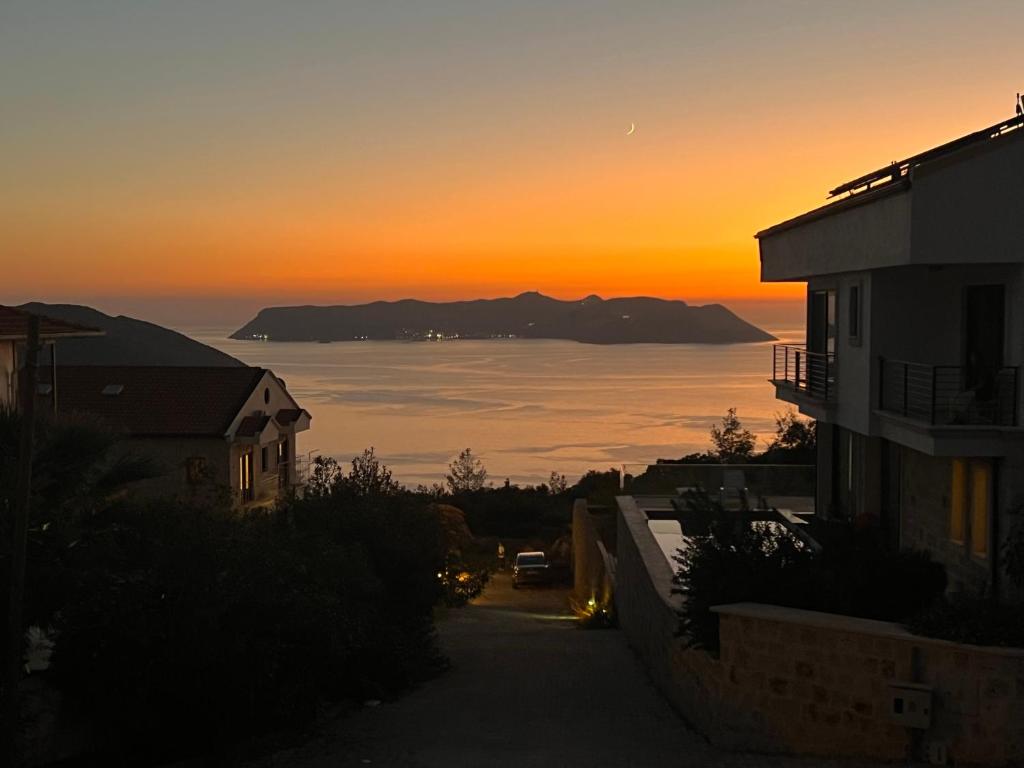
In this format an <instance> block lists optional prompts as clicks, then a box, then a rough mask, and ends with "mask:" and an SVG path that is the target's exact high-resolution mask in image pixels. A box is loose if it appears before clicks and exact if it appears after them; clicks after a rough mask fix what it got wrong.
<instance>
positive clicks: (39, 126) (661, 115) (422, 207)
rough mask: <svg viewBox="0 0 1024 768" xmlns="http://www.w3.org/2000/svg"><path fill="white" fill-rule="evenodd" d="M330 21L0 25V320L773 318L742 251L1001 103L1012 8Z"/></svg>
mask: <svg viewBox="0 0 1024 768" xmlns="http://www.w3.org/2000/svg"><path fill="white" fill-rule="evenodd" d="M43 5H45V6H46V8H43V7H42V6H43ZM344 5H346V8H345V9H341V8H335V9H331V10H329V9H327V8H325V7H321V6H314V5H312V4H308V5H307V4H297V5H292V4H285V5H282V4H274V3H266V4H264V3H258V2H257V3H250V4H246V5H244V7H243V6H241V5H240V6H237V7H234V5H233V4H232V3H223V4H217V7H216V8H209V7H207V4H195V5H193V4H187V3H186V4H173V3H172V4H164V5H162V6H159V7H150V6H149V5H147V6H145V7H141V8H140V7H139V6H138V5H137V4H132V3H129V2H125V3H123V4H122V3H116V2H114V3H109V4H106V5H104V6H103V7H102V9H100V8H94V9H92V10H88V9H83V4H78V3H67V4H61V3H53V4H25V5H17V4H16V5H15V6H14V7H12V8H10V9H8V10H4V11H0V14H4V16H5V17H4V18H3V19H0V97H2V98H3V99H4V103H5V104H6V105H7V106H8V109H6V110H5V111H6V112H7V115H8V117H6V118H5V120H4V121H3V125H0V197H2V199H3V205H0V237H2V239H0V248H2V251H0V259H2V262H3V273H4V283H3V285H2V286H0V300H6V301H15V300H27V299H42V300H51V301H52V300H65V299H69V298H73V299H75V300H83V299H87V298H89V297H104V296H127V295H134V296H143V297H144V296H154V297H170V296H199V297H203V296H207V297H211V299H214V298H216V297H239V296H245V295H256V294H258V295H260V296H266V297H274V296H277V295H280V296H281V297H287V299H288V300H289V301H292V300H295V298H296V297H302V298H303V299H305V300H308V301H310V302H332V301H339V302H349V301H365V300H372V299H377V298H399V297H403V296H416V297H420V298H433V299H442V298H443V299H452V298H473V297H477V296H497V295H509V294H514V293H518V292H520V291H523V290H541V291H543V292H545V293H549V294H552V295H555V296H559V297H565V298H568V297H578V296H580V295H583V294H588V293H599V294H601V295H605V296H611V295H626V294H647V295H656V296H665V297H678V298H685V299H688V300H695V301H700V300H707V299H716V300H718V299H725V300H729V299H737V298H739V299H752V298H758V299H765V298H774V297H795V296H799V295H800V294H801V286H794V285H761V284H760V283H759V281H758V275H757V270H758V264H757V249H756V243H755V241H754V240H753V238H752V235H753V234H754V232H755V231H757V230H758V229H761V228H763V227H765V226H768V225H770V224H772V223H775V222H777V221H779V220H782V219H785V218H788V217H790V216H793V215H795V214H797V213H800V212H802V211H804V210H806V209H808V208H810V207H813V206H816V205H819V204H820V203H822V202H823V201H824V195H825V192H826V190H827V189H829V188H830V187H832V186H834V185H836V184H838V183H840V182H842V181H845V180H847V179H848V178H851V177H854V176H857V175H859V174H860V173H862V172H865V171H868V170H871V169H873V168H875V167H877V166H881V165H883V164H885V163H887V162H889V161H890V160H894V159H898V158H899V157H901V156H905V155H908V154H912V153H914V152H917V151H920V150H922V149H926V148H927V147H929V146H931V145H934V144H936V143H939V142H941V141H944V140H947V139H950V138H953V137H955V136H957V135H960V134H962V133H966V132H968V131H971V130H975V129H977V128H979V127H982V126H984V125H987V124H990V123H993V122H995V121H997V120H999V119H1002V118H1004V117H1007V116H1009V115H1010V114H1012V109H1013V97H1014V93H1015V90H1016V87H1017V86H1019V85H1021V83H1015V82H1014V81H1013V76H1014V73H1015V67H1013V66H1012V63H1013V62H1012V56H1010V57H1009V58H1008V54H1007V52H1009V51H1013V50H1016V49H1018V48H1019V47H1020V43H1019V36H1020V30H1021V29H1022V28H1024V24H1022V22H1024V5H1022V4H1020V3H1009V2H996V1H992V2H978V3H972V4H971V5H970V6H969V7H967V6H965V5H964V4H961V3H953V2H949V3H947V2H939V1H936V2H917V1H914V0H907V2H904V3H901V4H894V3H882V2H875V1H874V0H867V1H866V2H863V3H857V4H849V3H839V2H827V1H823V2H820V3H806V2H800V1H798V0H788V1H784V2H779V3H776V4H770V5H771V6H772V7H771V8H770V9H767V8H766V7H765V6H766V5H769V4H764V3H755V2H741V1H736V2H730V3H684V2H680V3H678V4H675V5H672V6H666V5H665V4H662V3H654V2H649V3H648V2H642V3H636V4H629V5H630V8H629V9H627V8H626V7H625V5H626V4H614V3H605V2H593V3H587V2H582V0H579V1H577V0H572V1H571V2H566V3H565V4H564V6H560V7H558V8H551V7H549V5H550V4H540V3H536V4H534V3H529V2H528V3H524V4H523V5H522V6H521V7H515V8H513V7H511V6H510V5H509V4H500V3H491V2H480V3H474V4H470V3H459V2H456V1H455V0H438V1H437V2H436V3H419V4H405V5H403V4H395V6H388V8H386V9H382V8H380V7H379V6H380V5H382V4H366V5H365V6H363V5H362V4H359V3H353V4H351V7H350V8H349V7H347V6H348V4H344ZM894 5H898V7H895V8H894V7H892V6H894ZM172 6H173V7H172ZM243 8H244V12H243ZM296 9H301V10H296ZM11 106H13V107H14V109H10V107H11ZM11 115H13V118H11V117H10V116H11ZM631 122H635V123H636V126H637V127H636V132H635V134H634V135H632V136H627V135H626V130H627V128H628V127H629V125H630V123H631Z"/></svg>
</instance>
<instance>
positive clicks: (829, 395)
mask: <svg viewBox="0 0 1024 768" xmlns="http://www.w3.org/2000/svg"><path fill="white" fill-rule="evenodd" d="M835 367H836V356H835V354H834V353H832V352H811V351H809V350H807V349H805V348H803V347H794V346H790V345H788V344H775V345H774V346H773V347H772V381H774V382H775V384H776V385H779V384H788V385H789V386H791V387H792V388H793V389H794V390H795V391H797V392H802V393H803V394H805V395H807V396H808V397H813V398H815V399H816V400H825V401H827V400H831V399H833V398H834V397H835V385H836V379H835Z"/></svg>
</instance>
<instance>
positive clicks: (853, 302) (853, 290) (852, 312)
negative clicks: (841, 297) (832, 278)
mask: <svg viewBox="0 0 1024 768" xmlns="http://www.w3.org/2000/svg"><path fill="white" fill-rule="evenodd" d="M849 296H850V306H849V307H847V308H846V316H847V323H848V328H847V330H848V332H849V336H850V342H851V343H853V344H859V343H860V286H859V285H851V286H850V293H849Z"/></svg>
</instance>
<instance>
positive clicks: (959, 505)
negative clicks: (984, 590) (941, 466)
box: [949, 459, 992, 557]
mask: <svg viewBox="0 0 1024 768" xmlns="http://www.w3.org/2000/svg"><path fill="white" fill-rule="evenodd" d="M991 507H992V463H991V462H989V461H985V460H982V459H974V460H970V461H968V460H967V459H953V482H952V488H951V492H950V505H949V538H950V540H951V541H953V542H955V543H957V544H966V545H968V546H969V547H970V550H971V552H972V553H973V554H975V555H977V556H978V557H987V556H988V547H989V541H988V540H989V515H990V514H991Z"/></svg>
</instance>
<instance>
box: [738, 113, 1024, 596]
mask: <svg viewBox="0 0 1024 768" xmlns="http://www.w3.org/2000/svg"><path fill="white" fill-rule="evenodd" d="M1021 127H1022V122H1021V120H1020V119H1019V118H1018V119H1014V120H1011V121H1008V122H1006V123H1002V124H1000V125H996V126H993V127H991V128H987V129H985V130H982V131H979V132H977V133H974V134H971V135H968V136H964V137H962V138H960V139H957V140H956V141H953V142H950V143H948V144H945V145H943V146H940V147H936V148H935V149H932V150H930V151H928V152H925V153H923V154H920V155H917V156H915V157H912V158H910V159H908V160H905V161H903V162H900V163H894V164H893V165H891V166H887V167H885V168H883V169H881V170H879V171H876V172H874V173H871V174H867V175H865V176H863V177H861V178H859V179H856V180H854V181H853V182H850V183H848V184H844V185H842V186H841V187H838V188H837V189H835V190H832V192H831V196H832V197H833V198H834V200H833V201H832V202H830V203H828V204H827V205H825V206H823V207H821V208H818V209H816V210H813V211H810V212H808V213H805V214H803V215H801V216H798V217H796V218H794V219H791V220H789V221H785V222H783V223H781V224H777V225H776V226H773V227H771V228H769V229H766V230H764V231H762V232H759V233H758V234H757V238H758V241H759V245H760V255H761V279H762V280H763V281H768V282H789V281H800V282H805V283H806V284H807V337H806V339H807V343H806V347H804V348H794V347H783V346H779V347H776V348H775V351H774V354H775V357H774V361H773V362H774V365H773V377H772V378H773V381H774V384H775V388H776V396H777V397H778V398H779V399H780V400H785V401H786V402H789V403H793V404H795V405H796V406H797V407H798V408H799V410H800V412H801V413H803V414H805V415H807V416H811V417H813V418H815V419H817V420H818V424H819V432H818V500H817V501H818V504H817V507H818V510H819V513H821V514H824V515H828V516H831V517H833V518H843V519H850V520H856V521H858V522H859V523H861V524H872V523H873V524H876V525H878V526H879V527H880V528H881V529H882V530H883V531H884V532H885V534H886V536H887V538H888V540H889V542H890V543H891V544H892V546H899V547H909V548H916V549H927V550H929V551H930V552H931V553H932V554H933V556H934V557H935V558H936V559H938V560H940V561H941V562H943V563H945V565H946V566H947V569H948V573H949V577H950V586H951V589H954V590H964V591H969V592H972V593H987V594H998V595H1002V594H1006V592H1007V589H1008V586H1007V584H1005V583H1004V582H1005V578H1004V577H1003V576H1002V566H1001V564H1000V561H999V557H1000V553H999V549H1000V543H1001V541H1002V540H1003V537H1004V536H1005V534H1006V531H1007V529H1008V527H1009V525H1010V524H1011V522H1012V521H1013V515H1014V514H1015V513H1016V510H1018V509H1019V508H1020V507H1021V505H1022V504H1024V429H1022V427H1021V408H1022V397H1021V390H1022V386H1021V381H1020V377H1021V373H1020V366H1021V363H1022V362H1024V130H1022V129H1021Z"/></svg>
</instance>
